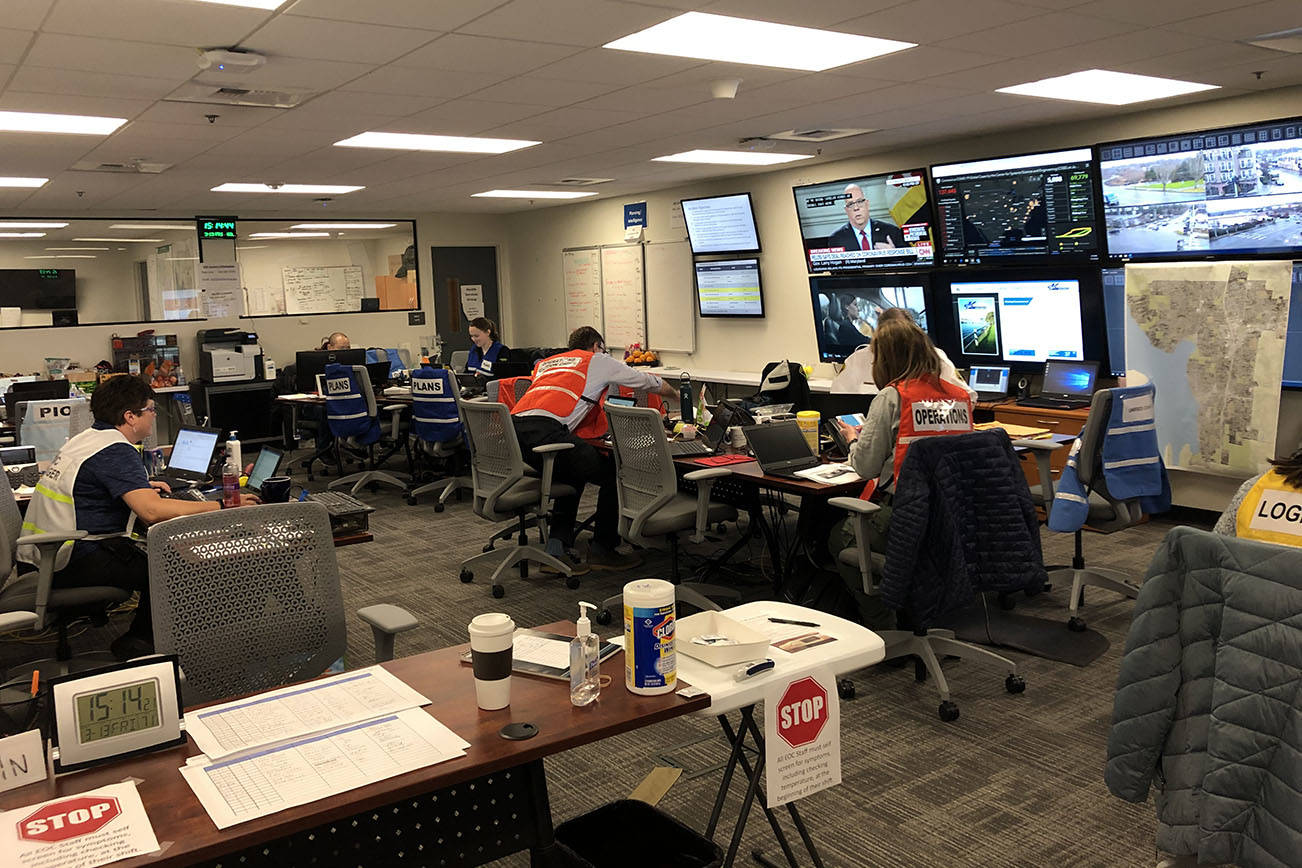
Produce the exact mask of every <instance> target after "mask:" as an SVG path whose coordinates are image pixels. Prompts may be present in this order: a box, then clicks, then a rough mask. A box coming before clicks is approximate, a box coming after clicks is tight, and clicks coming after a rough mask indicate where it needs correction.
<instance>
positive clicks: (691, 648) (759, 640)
mask: <svg viewBox="0 0 1302 868" xmlns="http://www.w3.org/2000/svg"><path fill="white" fill-rule="evenodd" d="M674 634H675V637H676V639H677V642H676V643H675V644H676V650H677V651H678V653H679V654H686V655H687V656H688V657H693V658H695V659H697V660H700V661H701V662H702V663H706V664H709V665H710V666H732V665H735V664H737V663H745V662H746V661H747V660H757V659H760V658H762V657H765V656H767V652H768V647H769V638H768V637H767V636H765V635H764V634H763V633H761V632H760V631H758V630H755V629H752V628H750V627H747V626H746V625H745V624H743V623H741V622H740V621H734V620H733V619H732V618H729V617H728V616H727V615H724V614H722V613H720V612H697V613H696V614H695V615H688V616H687V617H686V618H680V619H679V620H678V624H677V625H676V626H675V628H674ZM697 636H727V637H728V638H729V639H732V640H733V642H734V644H731V645H699V644H697V643H696V642H694V641H692V640H694V639H695V638H696V637H697Z"/></svg>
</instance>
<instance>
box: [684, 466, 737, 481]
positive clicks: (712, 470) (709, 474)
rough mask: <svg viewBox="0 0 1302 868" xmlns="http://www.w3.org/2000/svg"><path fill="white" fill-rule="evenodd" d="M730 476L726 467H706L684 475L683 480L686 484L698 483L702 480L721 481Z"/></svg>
mask: <svg viewBox="0 0 1302 868" xmlns="http://www.w3.org/2000/svg"><path fill="white" fill-rule="evenodd" d="M731 475H732V471H731V470H729V469H728V468H726V467H706V468H705V469H704V470H693V471H692V472H691V473H684V474H683V479H686V480H687V481H688V482H700V481H701V480H703V479H711V480H713V479H722V478H723V477H725V476H731Z"/></svg>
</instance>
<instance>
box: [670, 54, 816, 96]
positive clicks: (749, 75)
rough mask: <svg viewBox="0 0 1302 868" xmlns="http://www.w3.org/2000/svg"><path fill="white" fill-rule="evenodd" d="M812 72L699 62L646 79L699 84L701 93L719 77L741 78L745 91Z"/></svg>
mask: <svg viewBox="0 0 1302 868" xmlns="http://www.w3.org/2000/svg"><path fill="white" fill-rule="evenodd" d="M807 75H809V73H807V72H804V71H801V70H796V69H774V68H772V67H766V66H747V65H745V64H741V63H719V62H714V61H712V62H710V63H700V64H696V65H694V66H693V67H692V68H690V69H685V70H683V71H682V72H675V73H673V74H672V75H666V76H661V77H660V78H657V79H656V80H655V81H651V82H647V84H648V85H649V86H651V87H672V88H681V87H697V88H700V89H701V92H702V93H705V94H707V95H708V94H709V93H710V83H711V82H714V81H718V80H719V79H731V78H737V79H741V86H742V88H743V89H744V90H754V89H755V88H760V87H767V86H769V85H771V84H779V83H781V82H784V81H795V80H797V79H800V78H804V77H805V76H807Z"/></svg>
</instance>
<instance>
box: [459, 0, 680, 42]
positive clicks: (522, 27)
mask: <svg viewBox="0 0 1302 868" xmlns="http://www.w3.org/2000/svg"><path fill="white" fill-rule="evenodd" d="M673 17H674V12H673V11H672V10H669V9H663V8H656V7H653V6H642V5H640V4H636V3H621V2H617V0H511V2H509V3H507V4H506V5H504V6H500V7H498V8H497V9H494V10H493V11H492V12H489V13H488V14H487V15H484V16H483V17H481V18H478V19H476V20H474V21H472V22H470V23H469V24H467V25H465V26H463V27H462V28H461V31H462V32H464V33H473V34H478V35H480V36H501V37H506V38H508V39H536V40H538V41H540V42H556V43H560V44H562V45H582V46H587V47H589V48H595V47H596V46H598V45H603V44H605V43H607V42H610V41H611V40H614V39H618V38H620V37H621V36H627V35H628V34H630V33H635V32H637V31H639V30H642V29H644V28H647V27H650V26H652V25H654V24H659V23H660V22H662V21H668V20H669V19H670V18H673Z"/></svg>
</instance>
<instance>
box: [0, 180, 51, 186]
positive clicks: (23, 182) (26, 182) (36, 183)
mask: <svg viewBox="0 0 1302 868" xmlns="http://www.w3.org/2000/svg"><path fill="white" fill-rule="evenodd" d="M49 182H50V179H49V178H0V187H32V188H35V187H44V186H45V185H46V184H48V183H49Z"/></svg>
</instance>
